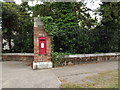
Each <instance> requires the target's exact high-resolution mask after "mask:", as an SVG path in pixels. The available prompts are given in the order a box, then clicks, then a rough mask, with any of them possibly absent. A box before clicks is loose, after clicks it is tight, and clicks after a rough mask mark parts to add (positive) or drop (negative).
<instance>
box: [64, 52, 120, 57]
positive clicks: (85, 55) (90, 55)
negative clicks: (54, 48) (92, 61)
mask: <svg viewBox="0 0 120 90" xmlns="http://www.w3.org/2000/svg"><path fill="white" fill-rule="evenodd" d="M118 55H120V53H100V54H77V55H65V57H64V58H77V57H97V56H118Z"/></svg>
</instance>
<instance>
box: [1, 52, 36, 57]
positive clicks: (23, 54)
mask: <svg viewBox="0 0 120 90" xmlns="http://www.w3.org/2000/svg"><path fill="white" fill-rule="evenodd" d="M2 55H19V56H34V53H3V54H2Z"/></svg>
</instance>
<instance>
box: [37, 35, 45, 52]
mask: <svg viewBox="0 0 120 90" xmlns="http://www.w3.org/2000/svg"><path fill="white" fill-rule="evenodd" d="M38 39H39V54H46V37H39V38H38Z"/></svg>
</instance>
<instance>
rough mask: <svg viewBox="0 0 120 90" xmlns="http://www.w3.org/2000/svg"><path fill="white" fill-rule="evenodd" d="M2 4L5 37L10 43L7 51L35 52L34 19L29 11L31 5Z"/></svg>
mask: <svg viewBox="0 0 120 90" xmlns="http://www.w3.org/2000/svg"><path fill="white" fill-rule="evenodd" d="M2 6H3V7H2V9H3V10H2V21H3V25H2V30H3V39H4V40H7V41H8V43H9V45H8V46H9V50H8V51H5V52H22V53H23V52H33V20H32V17H30V13H29V12H28V10H29V5H28V4H27V3H22V4H21V5H20V6H19V5H16V4H15V3H6V2H4V3H3V5H2ZM12 40H13V41H12ZM11 42H13V43H14V46H13V45H12V43H11ZM3 47H4V44H3Z"/></svg>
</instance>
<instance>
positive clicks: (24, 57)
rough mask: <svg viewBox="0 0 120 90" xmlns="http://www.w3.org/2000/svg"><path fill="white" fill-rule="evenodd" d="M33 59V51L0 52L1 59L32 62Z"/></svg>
mask: <svg viewBox="0 0 120 90" xmlns="http://www.w3.org/2000/svg"><path fill="white" fill-rule="evenodd" d="M33 59H34V54H33V53H4V54H2V61H28V62H32V61H33Z"/></svg>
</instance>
